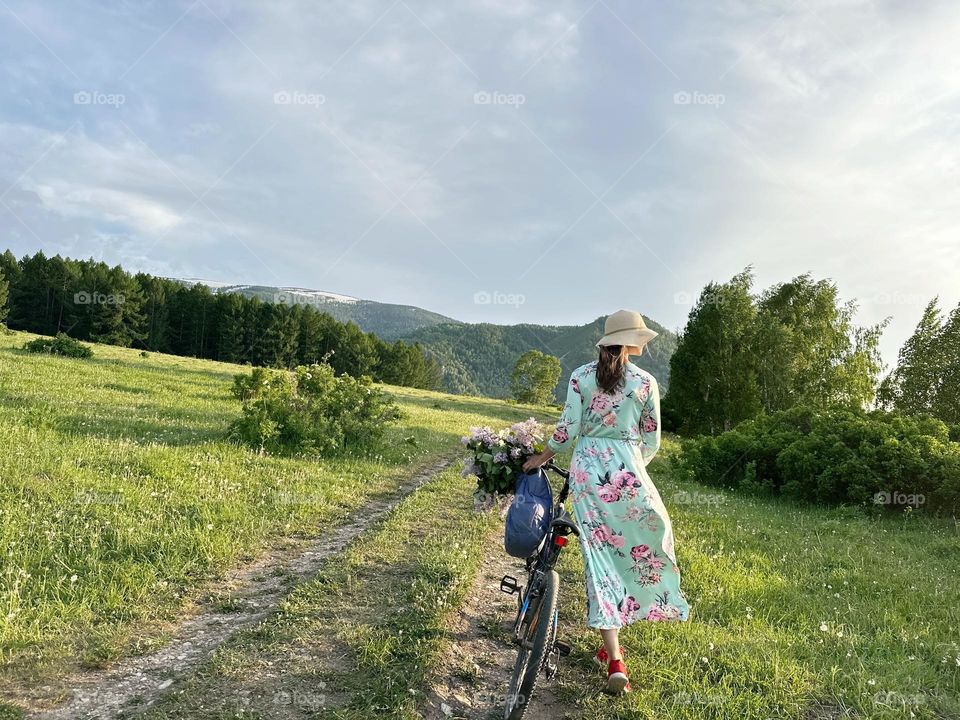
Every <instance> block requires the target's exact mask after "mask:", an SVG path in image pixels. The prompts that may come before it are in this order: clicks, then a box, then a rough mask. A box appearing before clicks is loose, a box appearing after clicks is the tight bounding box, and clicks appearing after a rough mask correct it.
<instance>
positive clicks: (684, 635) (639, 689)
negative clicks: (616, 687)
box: [562, 440, 960, 720]
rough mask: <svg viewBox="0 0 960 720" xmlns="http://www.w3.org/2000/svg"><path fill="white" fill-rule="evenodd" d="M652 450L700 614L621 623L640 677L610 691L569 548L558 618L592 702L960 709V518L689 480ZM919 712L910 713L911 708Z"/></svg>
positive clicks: (596, 714) (689, 707)
mask: <svg viewBox="0 0 960 720" xmlns="http://www.w3.org/2000/svg"><path fill="white" fill-rule="evenodd" d="M678 451H679V449H678V447H677V445H676V443H674V442H672V441H670V440H668V441H667V443H666V448H665V452H664V457H662V458H658V459H656V460H655V461H654V463H653V465H652V466H651V476H652V478H653V479H654V482H655V483H656V484H657V486H658V488H659V489H660V492H661V495H662V497H663V498H664V502H665V503H666V505H667V507H668V510H669V511H670V514H671V519H672V521H673V525H674V531H675V533H676V546H677V553H678V561H679V563H680V566H681V570H682V573H683V580H682V585H683V590H684V593H685V594H686V595H687V598H688V599H689V600H690V602H691V606H692V612H691V620H690V621H689V622H687V623H682V624H657V623H637V624H635V625H633V626H631V627H630V628H628V629H627V630H626V631H624V632H623V634H622V641H623V645H624V647H625V648H626V649H627V652H628V657H627V664H628V667H629V669H630V670H631V678H632V685H633V687H634V693H633V694H632V695H630V696H627V697H625V698H623V699H617V700H611V699H609V698H607V697H604V696H603V695H601V694H600V693H598V692H597V688H598V687H599V683H600V681H601V680H602V675H600V674H598V672H597V670H596V668H595V666H593V665H592V664H591V663H590V661H589V658H590V657H591V656H592V653H593V651H594V650H595V649H596V648H597V647H598V646H599V640H598V638H599V636H598V634H596V633H593V632H590V631H589V630H587V629H586V628H585V627H584V626H583V618H584V617H585V607H584V601H583V594H582V590H581V586H582V572H583V567H582V563H581V559H580V555H579V553H576V552H573V553H567V554H566V556H565V560H564V563H563V568H562V577H563V582H564V598H563V603H562V619H563V620H565V621H566V626H567V628H568V634H569V635H570V636H571V637H572V638H573V639H574V640H575V642H576V645H577V646H578V649H579V652H578V653H576V655H575V657H574V658H573V662H574V665H576V666H577V668H579V670H576V671H571V672H570V673H568V675H567V677H568V679H570V680H571V683H570V684H568V685H567V686H566V687H565V688H564V693H565V695H566V696H567V697H568V698H569V699H571V700H575V701H576V702H577V704H578V706H579V717H583V718H601V717H602V718H611V719H614V718H650V719H653V718H663V717H669V718H672V719H673V718H676V719H678V720H683V719H689V720H707V719H709V718H731V719H733V718H736V719H737V720H754V719H756V720H761V719H764V718H782V719H787V718H821V717H822V718H834V717H851V718H877V719H886V718H891V719H892V718H910V717H915V718H956V717H960V572H958V569H960V568H958V561H960V532H958V528H957V526H956V525H955V524H954V523H953V522H952V521H951V522H944V521H941V520H934V519H930V518H923V517H920V516H918V515H916V514H904V516H903V517H901V518H899V519H889V518H880V519H877V518H869V517H865V516H864V515H863V513H862V512H860V511H858V510H855V509H845V508H836V509H818V508H812V507H809V506H803V507H801V506H799V505H794V504H791V503H789V502H786V501H777V500H760V499H756V498H750V497H746V496H743V495H738V494H736V493H733V492H720V491H718V490H717V489H715V488H710V487H706V486H702V485H697V484H694V483H688V482H683V481H680V480H678V479H677V478H676V477H675V475H674V474H673V473H672V466H671V464H670V463H669V461H668V456H669V455H670V454H671V453H675V452H678ZM911 713H912V714H911Z"/></svg>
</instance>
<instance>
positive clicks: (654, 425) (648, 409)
mask: <svg viewBox="0 0 960 720" xmlns="http://www.w3.org/2000/svg"><path fill="white" fill-rule="evenodd" d="M640 443H641V444H640V454H641V455H642V456H643V462H644V464H646V463H649V462H650V461H651V460H653V456H654V455H656V454H657V450H659V449H660V388H659V387H658V385H657V380H656V378H655V377H653V375H651V376H650V391H649V392H648V393H647V399H646V401H645V402H644V403H643V408H642V409H641V410H640Z"/></svg>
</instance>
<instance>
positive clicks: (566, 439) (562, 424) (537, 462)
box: [523, 375, 583, 472]
mask: <svg viewBox="0 0 960 720" xmlns="http://www.w3.org/2000/svg"><path fill="white" fill-rule="evenodd" d="M582 414H583V396H582V395H581V394H580V384H579V378H577V377H576V376H574V375H571V376H570V382H569V383H567V402H566V404H565V405H564V406H563V415H561V416H560V421H559V422H558V423H557V429H556V430H554V433H553V437H551V438H550V439H549V440H548V441H547V449H546V450H544V451H543V452H542V453H540V454H539V455H531V456H530V459H529V460H527V462H525V463H524V465H523V469H524V470H525V471H527V472H529V471H530V470H533V469H534V468H538V467H540V466H541V465H543V464H544V463H546V462H549V461H550V460H551V459H552V458H553V457H554V455H556V454H557V453H561V452H563V451H564V450H566V449H567V448H568V447H569V446H570V445H572V444H573V442H574V441H575V440H576V439H577V436H578V435H579V434H580V416H581V415H582Z"/></svg>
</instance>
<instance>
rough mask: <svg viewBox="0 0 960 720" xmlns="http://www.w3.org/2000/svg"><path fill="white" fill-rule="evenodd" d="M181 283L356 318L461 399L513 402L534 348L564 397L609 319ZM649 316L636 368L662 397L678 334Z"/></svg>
mask: <svg viewBox="0 0 960 720" xmlns="http://www.w3.org/2000/svg"><path fill="white" fill-rule="evenodd" d="M179 282H182V283H184V284H187V285H193V284H197V283H199V284H202V285H206V286H208V287H209V288H210V289H211V290H213V291H214V292H216V293H236V294H240V295H243V296H245V297H256V298H259V299H260V300H263V301H265V302H273V303H283V304H289V305H309V306H311V307H314V308H316V309H318V310H320V311H321V312H325V313H329V314H330V315H332V316H333V317H334V318H336V319H337V320H339V321H341V322H347V321H352V322H354V323H356V324H357V325H358V326H359V327H360V329H361V330H363V331H365V332H372V333H374V334H375V335H378V336H379V337H381V338H383V339H384V340H389V341H393V340H406V341H409V342H417V343H420V344H421V345H423V346H424V347H425V348H426V349H427V350H429V351H430V352H432V353H434V354H435V355H436V357H437V358H438V359H439V360H440V362H441V363H442V365H443V389H444V390H446V391H447V392H452V393H457V394H467V395H486V396H488V397H507V396H508V395H509V394H510V373H511V371H512V370H513V366H514V364H515V363H516V361H517V358H518V357H520V356H521V355H522V354H523V353H525V352H527V351H528V350H531V349H536V350H541V351H543V352H545V353H548V354H550V355H555V356H557V357H559V358H560V362H561V365H562V366H563V374H562V376H561V378H560V382H559V383H558V384H557V393H558V395H557V398H558V399H562V395H561V393H563V392H564V386H565V383H566V378H567V376H568V375H569V374H570V372H571V371H572V370H573V369H574V368H576V367H578V366H580V365H582V364H583V363H585V362H589V361H590V360H593V359H594V358H595V357H596V348H595V343H596V341H597V340H598V339H599V338H600V336H601V335H603V318H597V319H596V320H594V321H593V322H591V323H587V324H586V325H536V324H522V325H494V324H491V323H464V322H459V321H457V320H454V319H453V318H449V317H446V316H444V315H440V314H439V313H435V312H431V311H430V310H424V309H423V308H418V307H415V306H412V305H394V304H390V303H381V302H374V301H372V300H363V299H360V298H356V297H351V296H349V295H341V294H338V293H330V292H326V291H323V290H310V289H307V288H292V287H271V286H267V285H230V284H226V283H218V282H213V281H209V280H198V279H193V278H191V279H180V280H179ZM645 319H646V322H647V325H648V326H649V327H651V328H652V329H654V330H656V331H657V332H658V333H660V337H658V338H657V339H656V340H655V341H654V342H653V343H651V345H650V348H649V354H645V355H644V356H643V358H642V359H641V360H640V361H639V362H638V364H639V365H640V366H641V367H642V368H644V369H645V370H649V371H650V372H652V373H653V374H654V376H656V378H657V380H659V381H660V385H661V392H664V391H665V390H666V388H667V386H668V383H669V379H670V356H671V355H672V354H673V351H674V350H675V349H676V346H677V337H676V335H675V334H674V333H672V332H671V331H669V330H667V329H666V328H664V327H663V326H662V325H660V324H659V323H657V322H655V321H654V320H651V319H650V318H648V317H645Z"/></svg>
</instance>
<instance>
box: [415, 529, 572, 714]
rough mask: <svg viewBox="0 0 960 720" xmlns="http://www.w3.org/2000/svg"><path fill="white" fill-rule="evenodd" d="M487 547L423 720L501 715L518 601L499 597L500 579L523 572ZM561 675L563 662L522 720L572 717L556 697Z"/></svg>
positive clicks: (494, 546) (496, 546)
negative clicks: (512, 628) (511, 636)
mask: <svg viewBox="0 0 960 720" xmlns="http://www.w3.org/2000/svg"><path fill="white" fill-rule="evenodd" d="M489 546H490V548H491V550H490V552H489V553H488V554H487V557H486V559H485V561H484V563H483V566H482V568H481V570H480V573H479V574H478V576H477V578H476V580H475V581H474V583H473V586H472V587H471V589H470V593H469V594H468V597H467V601H466V602H465V604H464V606H463V607H462V608H461V612H460V614H459V615H458V616H457V617H456V618H455V620H454V622H453V625H452V627H451V634H452V636H453V645H452V646H451V648H450V650H449V652H448V653H447V656H446V657H445V658H442V659H441V660H440V662H439V663H438V666H437V667H438V669H437V671H436V672H435V675H434V677H433V678H432V679H431V681H430V687H429V689H428V691H427V697H426V700H425V702H424V704H423V706H422V707H421V712H422V714H423V717H424V718H425V720H451V719H452V718H464V719H467V720H474V719H475V718H476V719H479V718H500V717H502V716H503V700H504V698H503V696H504V694H505V693H506V692H507V687H508V685H509V682H510V675H511V673H512V671H513V663H514V660H515V659H516V656H517V655H516V650H515V648H514V646H513V645H512V644H511V642H510V630H511V626H512V623H513V619H514V617H515V615H516V612H517V600H516V598H517V596H516V595H506V594H505V593H502V592H500V579H501V578H502V577H503V576H504V575H513V576H514V577H515V578H517V579H522V578H523V577H524V572H523V561H521V560H517V559H515V558H512V557H510V556H509V555H507V554H506V553H505V552H504V551H503V547H502V545H501V544H500V543H499V542H497V541H496V540H494V541H492V542H490V543H489ZM562 634H563V628H562V627H561V636H562ZM566 669H567V670H568V668H566ZM564 670H565V668H564V665H563V661H562V660H561V665H560V671H559V673H558V676H557V677H554V679H553V680H550V681H548V680H547V679H546V678H545V677H543V676H541V677H540V679H539V680H538V681H537V687H536V691H535V693H534V697H533V703H532V705H531V706H530V707H529V708H528V709H527V713H526V715H525V716H524V720H560V719H561V718H567V717H572V716H573V712H574V710H575V708H574V707H572V706H571V705H569V704H567V703H564V702H563V701H561V700H560V699H559V697H558V696H557V693H556V688H557V683H558V682H562V675H563V673H564Z"/></svg>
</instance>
